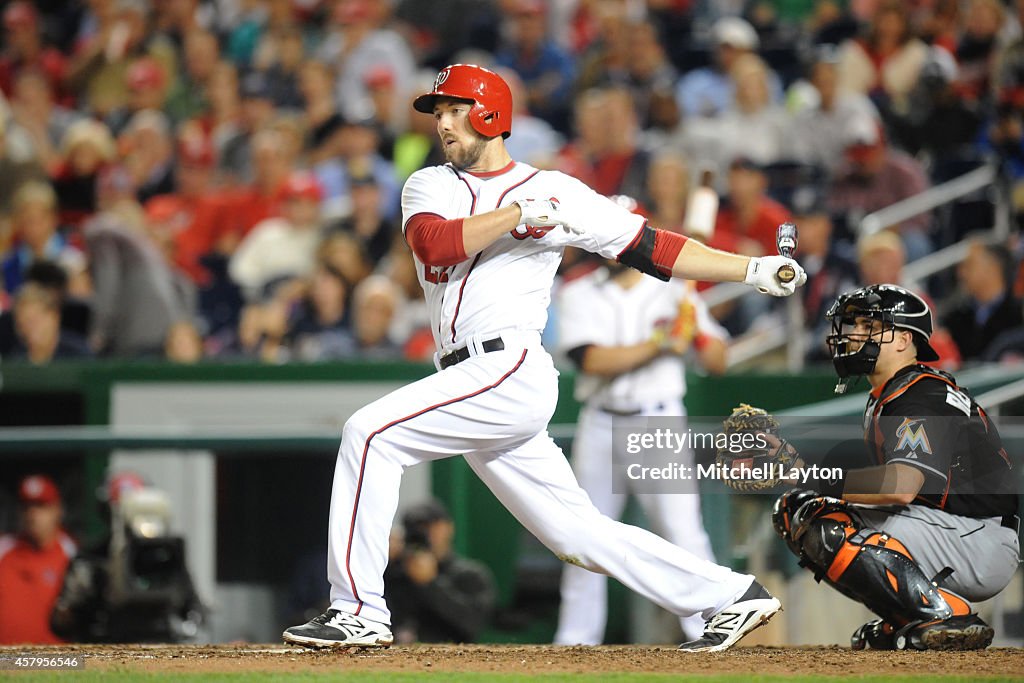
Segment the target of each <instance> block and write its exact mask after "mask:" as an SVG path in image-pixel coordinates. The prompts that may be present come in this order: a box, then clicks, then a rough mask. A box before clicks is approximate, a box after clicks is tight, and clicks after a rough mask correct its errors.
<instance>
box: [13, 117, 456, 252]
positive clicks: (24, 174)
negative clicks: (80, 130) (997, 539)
mask: <svg viewBox="0 0 1024 683" xmlns="http://www.w3.org/2000/svg"><path fill="white" fill-rule="evenodd" d="M418 118H426V117H418ZM8 128H9V125H8V123H7V117H6V116H4V115H3V114H0V178H3V179H4V180H3V182H2V183H0V216H2V215H4V214H7V213H9V212H10V210H11V202H12V200H13V198H14V194H15V193H16V192H17V191H18V189H19V188H20V187H21V186H22V185H23V184H24V183H26V182H28V181H30V180H44V179H45V178H46V171H45V170H44V169H43V167H42V166H41V165H40V164H39V161H38V160H37V159H31V158H17V157H14V156H11V154H9V152H8V148H7V144H6V142H7V131H8ZM434 137H437V136H436V135H435V136H434ZM5 228H6V226H5V225H4V221H2V220H0V250H3V249H6V247H7V246H8V241H9V239H10V235H9V234H8V231H7V230H6V229H5Z"/></svg>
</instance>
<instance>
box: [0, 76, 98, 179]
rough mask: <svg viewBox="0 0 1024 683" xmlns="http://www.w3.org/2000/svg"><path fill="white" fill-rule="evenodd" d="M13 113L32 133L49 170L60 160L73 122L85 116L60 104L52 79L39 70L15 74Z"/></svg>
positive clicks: (37, 155)
mask: <svg viewBox="0 0 1024 683" xmlns="http://www.w3.org/2000/svg"><path fill="white" fill-rule="evenodd" d="M11 116H12V117H13V119H14V121H15V122H16V123H17V125H18V127H19V128H20V129H21V130H23V131H25V133H26V134H27V135H28V137H29V139H30V140H31V143H32V149H33V153H34V156H35V158H36V159H38V161H39V164H40V165H41V166H42V167H43V168H45V169H52V168H54V167H55V166H56V165H57V164H58V163H59V162H60V152H59V151H58V150H59V149H60V143H61V140H63V139H64V134H65V133H67V131H68V128H70V127H71V124H73V123H74V122H75V121H77V120H78V119H79V118H81V117H80V116H79V115H78V114H76V113H74V112H73V111H71V110H69V109H65V108H64V107H62V106H59V105H57V103H56V102H55V101H54V96H53V89H52V86H51V85H50V82H49V81H48V80H47V79H46V77H45V75H44V74H43V73H42V72H40V71H37V70H35V69H25V70H22V71H21V72H19V73H18V75H17V77H15V79H14V98H13V99H12V100H11ZM5 177H6V176H5Z"/></svg>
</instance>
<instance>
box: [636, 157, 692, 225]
mask: <svg viewBox="0 0 1024 683" xmlns="http://www.w3.org/2000/svg"><path fill="white" fill-rule="evenodd" d="M645 190H646V191H645V192H644V195H643V198H644V201H643V204H644V206H645V207H646V208H647V215H648V217H649V218H650V223H651V225H652V226H653V227H656V228H659V229H661V230H670V231H672V232H677V233H680V234H685V232H686V229H685V228H686V223H685V221H686V203H687V201H688V200H689V196H690V169H689V167H688V166H687V164H686V158H685V157H683V156H681V155H679V154H676V153H674V152H671V151H666V150H663V151H662V152H661V153H660V154H656V155H655V156H654V158H652V159H651V165H650V167H649V168H648V171H647V187H646V188H645Z"/></svg>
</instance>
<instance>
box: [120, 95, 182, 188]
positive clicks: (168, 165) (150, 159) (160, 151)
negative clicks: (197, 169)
mask: <svg viewBox="0 0 1024 683" xmlns="http://www.w3.org/2000/svg"><path fill="white" fill-rule="evenodd" d="M119 142H120V144H119V147H120V149H121V154H122V159H123V164H124V168H125V170H126V171H127V172H128V176H129V178H130V181H131V186H132V188H133V189H134V190H135V197H136V199H138V201H139V202H146V201H148V200H149V199H151V198H153V197H155V196H157V195H161V194H170V193H172V192H174V179H175V174H174V161H175V159H174V144H173V142H172V141H171V124H170V122H169V121H168V120H167V116H166V115H165V114H164V113H163V112H160V111H158V110H155V109H143V110H142V111H138V112H136V113H135V114H134V115H133V116H132V118H131V119H130V120H129V121H128V125H127V126H126V127H125V130H124V133H123V134H122V135H121V138H120V141H119Z"/></svg>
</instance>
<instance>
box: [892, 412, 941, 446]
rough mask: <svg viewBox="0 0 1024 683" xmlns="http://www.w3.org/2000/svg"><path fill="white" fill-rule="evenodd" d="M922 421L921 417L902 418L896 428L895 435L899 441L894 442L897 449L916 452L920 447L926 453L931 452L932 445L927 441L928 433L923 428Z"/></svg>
mask: <svg viewBox="0 0 1024 683" xmlns="http://www.w3.org/2000/svg"><path fill="white" fill-rule="evenodd" d="M923 423H924V420H923V419H917V420H913V419H911V418H909V417H905V418H903V422H902V424H900V426H899V427H897V428H896V436H897V437H899V442H897V444H896V450H897V451H902V450H904V449H909V450H910V451H912V452H913V453H916V452H917V449H918V448H920V449H921V451H922V452H924V453H927V454H928V455H931V454H932V446H931V444H930V443H928V433H927V432H926V431H925V430H924V424H923ZM915 425H916V427H915Z"/></svg>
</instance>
